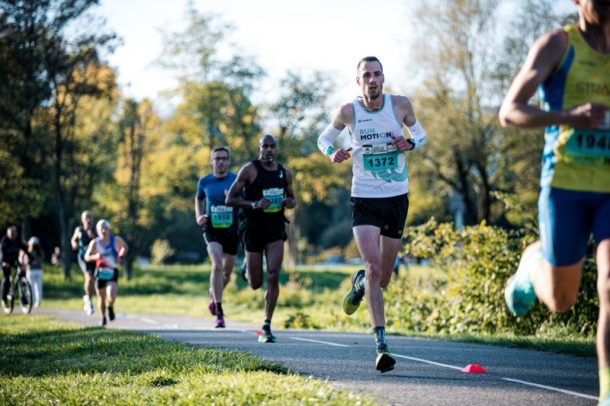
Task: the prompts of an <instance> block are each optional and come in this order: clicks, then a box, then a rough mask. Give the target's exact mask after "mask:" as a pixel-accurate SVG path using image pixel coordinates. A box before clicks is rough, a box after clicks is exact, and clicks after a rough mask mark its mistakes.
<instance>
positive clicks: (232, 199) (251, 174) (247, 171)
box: [225, 163, 260, 209]
mask: <svg viewBox="0 0 610 406" xmlns="http://www.w3.org/2000/svg"><path fill="white" fill-rule="evenodd" d="M254 179H256V168H255V167H254V165H253V164H252V163H248V164H246V165H244V166H243V167H242V168H241V169H240V170H239V173H238V174H237V178H236V179H235V181H234V182H233V184H232V185H231V187H230V188H229V192H228V193H227V197H226V199H225V204H226V205H227V206H233V207H244V208H251V209H253V208H260V203H259V202H260V201H258V202H252V201H250V200H245V199H244V198H243V197H242V191H243V190H244V188H245V187H246V186H248V185H249V184H251V183H252V182H253V181H254Z"/></svg>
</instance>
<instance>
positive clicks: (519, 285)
mask: <svg viewBox="0 0 610 406" xmlns="http://www.w3.org/2000/svg"><path fill="white" fill-rule="evenodd" d="M543 259H544V258H543V256H542V245H541V244H540V243H536V245H534V246H531V247H529V248H528V249H526V251H525V252H524V254H523V257H522V258H521V262H520V263H519V268H518V269H517V272H516V273H515V274H514V275H513V276H511V277H510V278H509V279H508V283H507V284H506V289H504V300H505V301H506V307H508V310H509V311H510V312H511V313H512V314H514V315H517V316H524V315H525V314H527V312H528V311H529V309H530V308H531V307H532V305H533V304H534V302H535V301H536V292H535V291H534V283H533V281H532V271H533V270H535V269H536V268H537V267H538V265H539V264H540V262H541V261H543Z"/></svg>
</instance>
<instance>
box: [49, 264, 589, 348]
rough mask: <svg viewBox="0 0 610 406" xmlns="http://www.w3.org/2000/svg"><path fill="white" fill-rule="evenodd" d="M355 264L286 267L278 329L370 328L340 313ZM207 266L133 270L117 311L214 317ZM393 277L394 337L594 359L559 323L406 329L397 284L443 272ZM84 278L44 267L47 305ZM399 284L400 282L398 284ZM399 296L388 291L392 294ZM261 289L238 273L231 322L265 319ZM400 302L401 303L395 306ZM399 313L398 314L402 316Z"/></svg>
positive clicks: (75, 304)
mask: <svg viewBox="0 0 610 406" xmlns="http://www.w3.org/2000/svg"><path fill="white" fill-rule="evenodd" d="M356 269H358V267H354V266H345V267H326V268H324V267H321V268H314V267H300V268H298V269H297V270H292V271H282V273H281V277H280V284H281V289H280V297H279V301H278V306H277V308H276V312H275V315H274V320H273V325H274V328H305V329H328V330H335V331H358V332H368V331H370V324H369V316H368V312H367V311H366V306H361V308H360V309H359V310H358V311H357V312H356V313H355V314H354V315H352V316H351V317H350V316H347V315H345V314H344V313H343V310H342V308H341V300H342V298H343V294H344V293H345V292H346V291H347V290H348V289H349V285H350V280H351V275H352V273H353V272H354V271H355V270H356ZM209 275H210V268H209V265H201V266H164V267H148V268H144V269H136V270H135V273H134V278H133V279H132V280H130V281H125V280H123V279H121V280H120V281H119V296H118V300H117V303H116V309H117V311H118V312H120V313H123V312H124V313H132V314H133V313H140V314H162V315H190V316H203V317H211V316H210V315H209V313H208V311H207V305H208V303H209V299H208V293H207V292H208V287H209ZM399 278H400V281H394V282H392V284H393V285H394V286H393V287H392V286H391V287H392V289H389V293H388V295H387V297H386V299H387V300H386V314H387V320H386V328H387V331H388V333H389V334H409V335H416V336H419V337H429V338H439V339H445V340H455V341H467V342H478V343H486V344H494V345H502V346H512V347H527V348H536V349H539V350H544V351H554V352H562V353H570V354H576V355H586V356H595V343H594V339H593V338H590V337H588V338H587V337H575V336H572V335H569V334H562V333H561V331H559V330H560V329H561V326H557V327H556V330H557V331H558V333H557V334H554V335H553V337H542V336H541V337H538V336H536V337H535V336H527V337H515V336H508V335H499V336H474V335H459V336H447V335H440V334H438V335H431V334H426V335H423V334H416V333H414V332H412V331H409V330H407V329H406V328H405V327H404V326H403V325H402V324H401V323H400V321H399V320H398V319H396V318H393V317H392V314H400V301H401V297H400V295H401V292H400V291H397V290H399V288H397V286H398V285H401V284H406V285H408V286H410V287H411V288H413V290H415V291H417V292H421V293H422V294H424V295H425V294H431V293H429V292H433V291H434V286H435V284H436V283H438V281H439V280H442V278H443V275H442V273H441V272H440V271H438V270H435V269H433V268H430V267H423V266H410V267H409V270H408V272H405V271H404V269H403V270H402V271H401V274H400V276H399ZM82 281H83V277H82V275H81V274H80V271H78V270H76V268H75V271H74V272H73V277H72V279H71V280H68V281H65V280H64V279H63V275H62V274H61V273H60V271H59V270H58V269H56V268H53V269H51V268H48V269H47V268H45V273H44V290H45V299H44V301H43V306H44V307H45V308H53V309H73V310H81V309H82V299H81V298H82ZM396 282H399V283H398V284H396ZM390 293H391V295H394V296H391V295H390ZM263 294H264V291H263V290H261V289H259V290H256V291H254V290H252V289H250V288H249V287H248V286H247V285H246V283H245V282H244V281H243V280H242V279H241V277H240V275H239V272H238V271H237V270H236V271H235V272H234V273H233V277H232V281H231V283H230V284H229V286H227V289H226V290H225V293H224V299H223V308H224V310H225V313H226V319H227V322H228V323H230V322H231V321H242V322H253V323H261V322H262V321H263V319H264V313H263ZM397 306H398V308H397ZM397 312H398V313H397Z"/></svg>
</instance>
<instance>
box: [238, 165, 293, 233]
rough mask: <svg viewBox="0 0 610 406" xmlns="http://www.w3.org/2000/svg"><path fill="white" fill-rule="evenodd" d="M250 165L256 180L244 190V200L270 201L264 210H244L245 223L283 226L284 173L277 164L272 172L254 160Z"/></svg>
mask: <svg viewBox="0 0 610 406" xmlns="http://www.w3.org/2000/svg"><path fill="white" fill-rule="evenodd" d="M252 164H253V165H254V167H255V168H256V179H254V182H252V184H250V185H248V186H247V187H246V188H245V189H244V198H245V199H246V200H250V201H257V200H260V199H262V198H265V199H267V200H271V205H270V206H269V207H268V208H266V209H255V210H252V209H245V210H244V212H245V215H246V221H248V223H250V224H260V225H265V226H267V225H282V224H284V221H285V218H284V197H285V195H286V171H285V169H284V167H283V166H282V165H280V164H279V163H278V164H277V169H276V170H274V171H270V170H267V169H265V168H263V166H262V165H261V163H260V161H259V160H258V159H255V160H254V161H252Z"/></svg>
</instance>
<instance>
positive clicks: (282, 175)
mask: <svg viewBox="0 0 610 406" xmlns="http://www.w3.org/2000/svg"><path fill="white" fill-rule="evenodd" d="M283 177H284V171H280V179H282V178H283Z"/></svg>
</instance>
